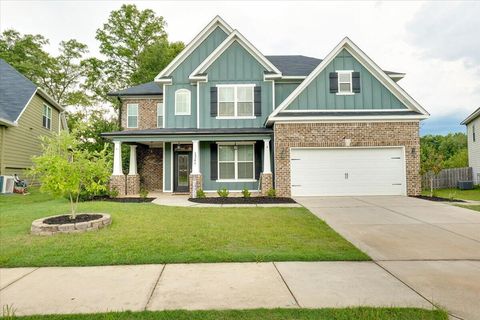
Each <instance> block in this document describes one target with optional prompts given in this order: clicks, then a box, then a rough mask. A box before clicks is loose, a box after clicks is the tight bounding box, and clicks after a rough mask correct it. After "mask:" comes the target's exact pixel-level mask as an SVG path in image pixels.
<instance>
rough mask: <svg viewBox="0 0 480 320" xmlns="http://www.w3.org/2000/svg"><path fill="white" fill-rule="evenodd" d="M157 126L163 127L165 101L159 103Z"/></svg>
mask: <svg viewBox="0 0 480 320" xmlns="http://www.w3.org/2000/svg"><path fill="white" fill-rule="evenodd" d="M157 128H163V102H159V103H157Z"/></svg>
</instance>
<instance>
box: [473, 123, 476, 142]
mask: <svg viewBox="0 0 480 320" xmlns="http://www.w3.org/2000/svg"><path fill="white" fill-rule="evenodd" d="M472 140H473V142H475V140H476V137H475V125H474V124H472Z"/></svg>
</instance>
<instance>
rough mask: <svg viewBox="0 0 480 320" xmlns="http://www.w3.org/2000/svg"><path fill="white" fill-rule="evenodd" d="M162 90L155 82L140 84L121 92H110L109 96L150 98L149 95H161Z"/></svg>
mask: <svg viewBox="0 0 480 320" xmlns="http://www.w3.org/2000/svg"><path fill="white" fill-rule="evenodd" d="M162 94H163V88H162V86H161V85H159V84H158V83H156V82H155V81H150V82H147V83H142V84H139V85H136V86H133V87H129V88H126V89H123V90H118V91H114V92H110V93H109V94H108V95H109V96H118V97H122V96H150V95H162Z"/></svg>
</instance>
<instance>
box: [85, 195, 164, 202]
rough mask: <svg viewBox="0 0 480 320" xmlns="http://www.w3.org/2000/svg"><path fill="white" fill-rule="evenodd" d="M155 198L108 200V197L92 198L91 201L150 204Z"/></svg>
mask: <svg viewBox="0 0 480 320" xmlns="http://www.w3.org/2000/svg"><path fill="white" fill-rule="evenodd" d="M153 200H155V198H140V197H138V198H130V197H129V198H110V197H108V196H98V197H93V198H92V200H91V201H111V202H124V203H143V202H152V201H153Z"/></svg>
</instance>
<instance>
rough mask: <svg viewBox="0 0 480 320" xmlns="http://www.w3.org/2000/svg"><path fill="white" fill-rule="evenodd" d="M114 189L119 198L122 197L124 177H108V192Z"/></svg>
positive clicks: (123, 193)
mask: <svg viewBox="0 0 480 320" xmlns="http://www.w3.org/2000/svg"><path fill="white" fill-rule="evenodd" d="M112 189H115V190H117V191H118V195H119V196H124V195H125V194H126V193H125V192H126V190H125V175H118V176H111V177H110V190H112Z"/></svg>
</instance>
